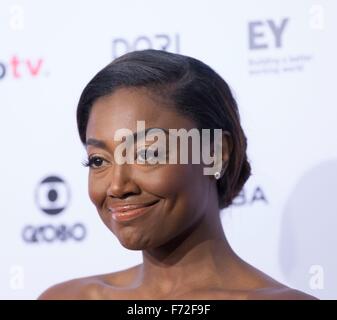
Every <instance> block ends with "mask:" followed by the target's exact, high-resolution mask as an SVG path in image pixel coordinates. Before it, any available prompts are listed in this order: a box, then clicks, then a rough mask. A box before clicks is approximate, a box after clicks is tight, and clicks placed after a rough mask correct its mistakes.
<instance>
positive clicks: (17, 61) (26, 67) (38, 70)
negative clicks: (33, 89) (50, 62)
mask: <svg viewBox="0 0 337 320" xmlns="http://www.w3.org/2000/svg"><path fill="white" fill-rule="evenodd" d="M43 67H44V59H42V58H35V59H32V58H26V59H21V58H19V57H18V56H16V55H13V56H12V57H11V58H9V59H8V61H1V59H0V80H3V79H4V78H5V77H10V78H12V79H15V80H17V79H22V78H38V77H39V76H41V75H42V74H43V75H45V76H48V72H44V73H42V71H43Z"/></svg>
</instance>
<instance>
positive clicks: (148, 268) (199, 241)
mask: <svg viewBox="0 0 337 320" xmlns="http://www.w3.org/2000/svg"><path fill="white" fill-rule="evenodd" d="M234 257H235V254H234V252H233V251H232V250H231V248H230V245H229V244H228V242H227V239H226V237H225V234H224V231H223V228H222V225H221V220H220V215H219V212H216V213H214V214H213V215H209V214H205V215H204V216H203V217H202V218H201V219H200V220H199V221H197V222H196V223H195V225H193V226H192V227H191V228H190V229H189V230H186V231H185V232H184V233H183V234H182V235H180V236H179V237H177V238H175V239H173V240H171V241H170V242H169V243H167V244H165V245H164V246H161V247H158V248H155V249H150V250H144V251H143V264H142V265H141V266H140V271H139V278H138V279H139V281H140V286H142V287H145V286H146V288H148V289H149V291H151V292H155V293H159V294H163V295H165V294H169V293H176V292H182V291H186V289H189V290H193V289H194V288H195V289H196V288H203V287H219V286H221V285H222V284H223V281H224V279H225V277H224V274H226V273H228V270H229V269H230V266H231V264H232V262H233V260H234Z"/></svg>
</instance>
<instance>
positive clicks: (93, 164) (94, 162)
mask: <svg viewBox="0 0 337 320" xmlns="http://www.w3.org/2000/svg"><path fill="white" fill-rule="evenodd" d="M104 161H105V162H106V160H105V159H103V158H102V157H98V156H93V157H91V158H89V159H88V160H86V162H84V163H83V165H84V166H85V167H90V168H92V169H98V168H101V167H102V165H103V163H104Z"/></svg>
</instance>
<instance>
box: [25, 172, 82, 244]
mask: <svg viewBox="0 0 337 320" xmlns="http://www.w3.org/2000/svg"><path fill="white" fill-rule="evenodd" d="M35 203H36V205H37V207H38V208H39V210H40V211H41V212H42V213H43V214H45V215H46V216H47V217H48V219H53V220H52V221H51V222H48V223H43V224H38V225H33V224H29V225H26V226H25V227H24V228H23V230H22V239H23V241H24V242H26V243H29V244H37V243H53V242H63V243H64V242H69V241H76V242H78V241H83V240H84V239H85V237H86V234H87V230H86V227H85V225H84V224H83V223H81V222H71V223H69V222H67V223H66V222H60V221H59V222H56V221H55V220H54V219H57V220H58V219H59V215H60V214H61V213H62V215H63V213H65V212H66V210H67V208H68V206H69V203H70V188H69V186H68V184H67V183H66V182H65V180H64V179H62V178H61V177H58V176H54V175H53V176H48V177H46V178H44V179H43V180H42V181H41V182H39V183H38V185H37V187H36V190H35Z"/></svg>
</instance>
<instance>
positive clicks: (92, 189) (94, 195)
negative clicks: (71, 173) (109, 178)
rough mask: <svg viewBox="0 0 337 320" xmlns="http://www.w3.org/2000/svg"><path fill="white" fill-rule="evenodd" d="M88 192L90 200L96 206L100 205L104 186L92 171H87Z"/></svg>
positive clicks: (104, 191) (104, 190)
mask: <svg viewBox="0 0 337 320" xmlns="http://www.w3.org/2000/svg"><path fill="white" fill-rule="evenodd" d="M88 193H89V198H90V200H91V202H92V203H93V204H94V205H95V206H96V207H97V208H99V207H101V205H102V203H103V201H104V199H105V195H106V186H105V183H103V181H102V180H100V179H98V178H97V177H96V176H94V174H92V173H89V178H88Z"/></svg>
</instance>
